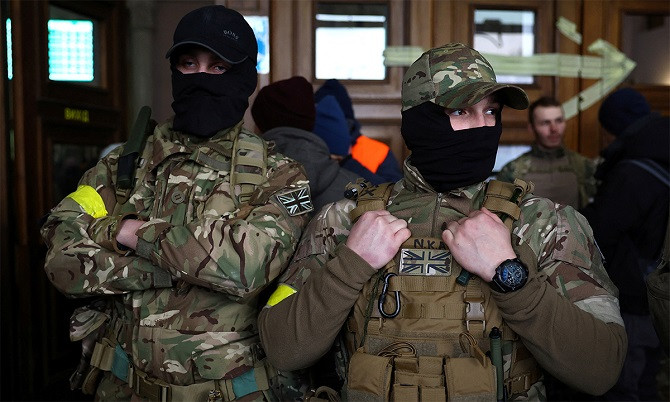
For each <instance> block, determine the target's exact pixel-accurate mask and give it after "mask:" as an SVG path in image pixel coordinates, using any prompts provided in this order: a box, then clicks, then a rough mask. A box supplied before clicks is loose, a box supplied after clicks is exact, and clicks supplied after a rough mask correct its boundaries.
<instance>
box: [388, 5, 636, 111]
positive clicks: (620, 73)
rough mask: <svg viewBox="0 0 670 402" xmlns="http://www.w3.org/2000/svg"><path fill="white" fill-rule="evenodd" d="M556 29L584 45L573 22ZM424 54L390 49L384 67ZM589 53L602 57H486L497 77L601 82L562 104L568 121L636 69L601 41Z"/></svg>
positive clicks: (563, 21) (411, 48) (410, 49)
mask: <svg viewBox="0 0 670 402" xmlns="http://www.w3.org/2000/svg"><path fill="white" fill-rule="evenodd" d="M556 26H557V28H558V30H559V31H560V32H561V33H562V34H564V35H565V36H567V37H568V38H569V39H570V40H573V41H575V42H577V43H581V40H582V37H581V35H580V34H579V33H578V32H577V31H576V29H575V25H574V24H573V23H572V22H570V21H569V20H567V19H565V18H563V17H561V18H560V19H559V20H558V22H557V23H556ZM423 51H424V50H423V49H422V48H420V47H416V46H398V47H388V48H386V50H385V51H384V65H386V66H388V67H390V66H409V65H410V64H412V63H413V62H414V60H416V59H417V58H418V57H419V56H421V54H422V53H423ZM588 51H589V52H591V53H594V54H596V55H598V56H599V57H598V56H582V55H575V54H565V53H542V54H536V55H532V56H501V55H497V54H483V55H484V57H486V59H487V60H488V61H489V62H490V63H491V65H492V66H493V69H494V70H495V72H496V74H498V75H504V74H511V75H535V76H539V75H542V76H553V77H572V78H590V79H597V80H599V81H598V82H597V83H595V84H594V85H592V86H590V87H588V88H586V89H585V90H583V91H581V92H580V93H579V94H577V95H575V96H573V97H572V98H570V99H568V100H567V101H566V102H565V103H563V109H564V111H565V118H566V119H570V118H572V117H574V116H576V115H577V113H578V112H579V111H581V110H586V109H588V108H589V107H591V106H592V105H593V104H594V103H596V102H598V100H600V99H601V98H603V97H604V96H605V95H607V94H608V93H609V92H610V91H611V90H612V89H614V88H615V87H616V86H617V85H619V84H620V83H621V82H622V81H623V80H624V79H626V77H627V76H628V75H629V74H630V73H631V71H633V69H634V68H635V65H636V63H635V62H634V61H633V60H631V59H629V58H628V57H626V55H625V54H623V53H622V52H620V51H619V50H618V49H617V48H616V47H614V46H613V45H612V44H610V43H609V42H606V41H604V40H602V39H598V40H596V41H595V42H593V43H592V44H591V45H590V46H589V47H588Z"/></svg>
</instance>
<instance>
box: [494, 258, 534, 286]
mask: <svg viewBox="0 0 670 402" xmlns="http://www.w3.org/2000/svg"><path fill="white" fill-rule="evenodd" d="M527 280H528V268H527V267H526V265H524V263H523V262H521V260H519V259H518V258H513V259H509V260H505V261H503V262H501V263H500V265H498V268H496V273H495V274H494V275H493V279H492V280H491V282H489V285H490V286H491V288H492V289H493V290H496V291H498V292H501V293H508V292H514V291H515V290H518V289H521V288H522V287H523V285H525V284H526V281H527Z"/></svg>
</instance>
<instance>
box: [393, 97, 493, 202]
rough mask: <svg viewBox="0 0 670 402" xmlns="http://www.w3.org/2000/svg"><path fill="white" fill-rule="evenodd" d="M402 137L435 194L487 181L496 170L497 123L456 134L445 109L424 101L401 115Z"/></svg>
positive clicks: (412, 160)
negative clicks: (494, 167) (494, 169)
mask: <svg viewBox="0 0 670 402" xmlns="http://www.w3.org/2000/svg"><path fill="white" fill-rule="evenodd" d="M401 132H402V137H403V139H404V140H405V144H406V145H407V148H409V150H410V151H412V154H411V156H410V159H409V161H410V163H411V164H412V165H413V166H414V167H416V168H417V169H418V170H419V172H420V173H421V175H422V176H423V178H424V179H425V180H426V182H427V183H428V184H430V185H431V186H432V187H433V188H434V189H435V191H437V192H440V193H444V192H448V191H451V190H454V189H457V188H459V187H465V186H469V185H472V184H475V183H478V182H481V181H484V180H486V178H487V177H489V175H490V174H491V172H492V171H493V166H494V165H495V161H496V153H497V151H498V142H499V141H500V135H501V134H502V123H501V119H500V111H499V112H498V114H497V115H496V124H495V126H491V127H487V126H485V127H477V128H469V129H464V130H458V131H454V129H453V128H452V127H451V121H450V119H449V116H448V115H446V114H445V112H444V108H443V107H442V106H438V105H436V104H434V103H432V102H424V103H422V104H420V105H418V106H415V107H413V108H410V109H407V110H405V111H403V112H402V126H401Z"/></svg>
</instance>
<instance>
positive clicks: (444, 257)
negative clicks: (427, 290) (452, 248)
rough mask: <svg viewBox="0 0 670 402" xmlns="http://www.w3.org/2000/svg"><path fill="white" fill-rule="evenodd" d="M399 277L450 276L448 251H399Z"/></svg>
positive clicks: (410, 249)
mask: <svg viewBox="0 0 670 402" xmlns="http://www.w3.org/2000/svg"><path fill="white" fill-rule="evenodd" d="M400 275H427V276H433V275H434V276H450V275H451V253H450V252H449V251H448V250H429V249H420V248H403V249H400Z"/></svg>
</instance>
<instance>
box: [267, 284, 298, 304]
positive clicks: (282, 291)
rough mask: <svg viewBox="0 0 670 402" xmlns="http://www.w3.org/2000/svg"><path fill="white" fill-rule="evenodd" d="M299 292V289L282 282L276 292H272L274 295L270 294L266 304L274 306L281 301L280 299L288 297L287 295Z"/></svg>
mask: <svg viewBox="0 0 670 402" xmlns="http://www.w3.org/2000/svg"><path fill="white" fill-rule="evenodd" d="M297 292H298V291H297V290H295V289H293V288H292V287H290V286H289V285H287V284H285V283H280V284H279V286H277V289H276V290H275V291H274V292H272V295H270V298H269V299H268V303H267V304H266V305H265V306H266V307H272V306H274V305H275V304H277V303H279V302H280V301H282V300H284V299H286V298H287V297H289V296H291V295H292V294H294V293H297Z"/></svg>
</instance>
